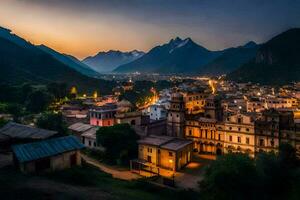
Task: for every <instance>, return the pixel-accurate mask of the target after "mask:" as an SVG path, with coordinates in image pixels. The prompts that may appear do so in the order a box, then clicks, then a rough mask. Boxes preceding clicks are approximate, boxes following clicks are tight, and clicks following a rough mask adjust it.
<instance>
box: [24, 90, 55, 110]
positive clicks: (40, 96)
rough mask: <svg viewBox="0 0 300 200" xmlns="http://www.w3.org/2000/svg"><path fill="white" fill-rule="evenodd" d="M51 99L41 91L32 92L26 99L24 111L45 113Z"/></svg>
mask: <svg viewBox="0 0 300 200" xmlns="http://www.w3.org/2000/svg"><path fill="white" fill-rule="evenodd" d="M52 99H53V98H52V96H51V95H50V94H49V93H47V92H45V91H43V90H36V91H33V92H32V93H30V94H29V96H28V98H27V101H26V109H27V110H28V111H30V112H33V113H39V112H42V111H45V110H46V109H47V108H48V106H49V105H50V103H51V101H52Z"/></svg>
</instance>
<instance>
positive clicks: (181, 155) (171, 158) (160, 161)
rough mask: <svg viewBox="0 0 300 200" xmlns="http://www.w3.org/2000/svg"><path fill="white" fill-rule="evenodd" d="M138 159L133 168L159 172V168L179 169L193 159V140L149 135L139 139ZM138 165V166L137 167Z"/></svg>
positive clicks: (133, 163)
mask: <svg viewBox="0 0 300 200" xmlns="http://www.w3.org/2000/svg"><path fill="white" fill-rule="evenodd" d="M138 144H139V153H138V160H135V161H132V163H131V169H132V170H135V169H145V170H150V171H152V172H155V173H159V169H160V168H161V169H165V170H171V171H174V172H175V171H178V170H180V169H182V168H183V167H184V166H185V165H187V164H188V163H189V162H190V161H191V152H192V149H193V144H192V141H190V140H186V139H180V138H175V137H168V136H148V137H146V138H144V139H142V140H139V141H138ZM137 165H138V167H137Z"/></svg>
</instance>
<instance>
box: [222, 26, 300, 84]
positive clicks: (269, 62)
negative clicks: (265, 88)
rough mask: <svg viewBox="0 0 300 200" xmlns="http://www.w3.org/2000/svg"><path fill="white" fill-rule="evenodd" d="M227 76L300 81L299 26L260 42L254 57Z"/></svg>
mask: <svg viewBox="0 0 300 200" xmlns="http://www.w3.org/2000/svg"><path fill="white" fill-rule="evenodd" d="M227 78H228V79H230V80H235V81H240V82H249V81H250V82H257V83H261V84H278V85H280V84H286V83H290V82H292V81H300V28H293V29H290V30H287V31H285V32H283V33H281V34H279V35H277V36H275V37H273V38H272V39H271V40H269V41H267V42H266V43H264V44H262V45H261V46H260V48H259V49H258V52H257V53H256V56H255V58H254V59H252V60H251V61H250V62H248V63H246V64H244V65H243V66H241V67H240V68H238V69H237V70H234V71H233V72H231V73H229V74H228V76H227Z"/></svg>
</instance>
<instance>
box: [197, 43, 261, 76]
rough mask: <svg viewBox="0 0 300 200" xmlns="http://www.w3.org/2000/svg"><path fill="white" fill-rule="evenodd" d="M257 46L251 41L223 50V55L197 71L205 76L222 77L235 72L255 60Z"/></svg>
mask: <svg viewBox="0 0 300 200" xmlns="http://www.w3.org/2000/svg"><path fill="white" fill-rule="evenodd" d="M258 47H259V45H257V44H256V43H255V42H253V41H251V42H248V43H247V44H245V45H243V46H239V47H235V48H228V49H225V50H223V53H222V54H221V55H220V56H218V57H217V58H216V59H214V60H213V61H212V62H210V63H208V64H207V65H205V66H204V67H202V69H201V70H200V71H199V73H201V74H205V75H222V74H227V73H229V72H232V71H234V70H236V69H237V68H238V67H240V66H241V65H242V64H245V63H247V62H249V61H250V60H251V59H253V58H255V55H256V52H257V50H258Z"/></svg>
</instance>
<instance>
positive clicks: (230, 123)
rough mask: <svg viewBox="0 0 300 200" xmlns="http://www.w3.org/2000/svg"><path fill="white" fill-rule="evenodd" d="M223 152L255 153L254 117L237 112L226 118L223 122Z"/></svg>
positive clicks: (252, 154)
mask: <svg viewBox="0 0 300 200" xmlns="http://www.w3.org/2000/svg"><path fill="white" fill-rule="evenodd" d="M224 128H225V131H224V133H225V135H224V153H232V152H241V153H248V154H249V155H251V156H254V154H255V117H254V116H252V115H250V114H242V113H238V114H236V115H232V116H229V117H227V118H226V120H225V123H224Z"/></svg>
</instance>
